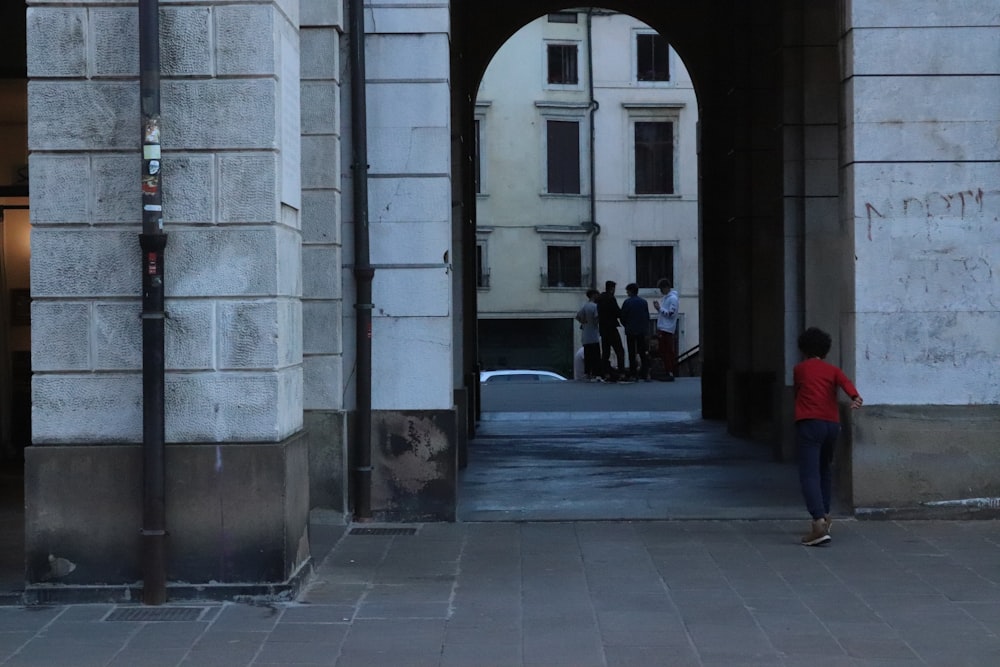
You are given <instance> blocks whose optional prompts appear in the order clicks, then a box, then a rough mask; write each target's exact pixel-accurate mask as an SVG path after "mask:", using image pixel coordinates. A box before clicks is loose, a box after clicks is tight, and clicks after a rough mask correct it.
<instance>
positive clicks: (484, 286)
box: [472, 227, 493, 292]
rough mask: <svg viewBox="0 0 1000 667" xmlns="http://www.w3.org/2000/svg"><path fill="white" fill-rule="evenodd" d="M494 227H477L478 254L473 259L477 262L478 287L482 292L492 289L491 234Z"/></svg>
mask: <svg viewBox="0 0 1000 667" xmlns="http://www.w3.org/2000/svg"><path fill="white" fill-rule="evenodd" d="M492 232H493V228H492V227H477V228H476V254H475V256H473V258H472V261H474V262H475V263H476V289H477V290H478V291H480V292H488V291H489V290H490V244H489V238H490V234H491V233H492Z"/></svg>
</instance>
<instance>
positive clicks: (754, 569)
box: [0, 519, 1000, 667]
mask: <svg viewBox="0 0 1000 667" xmlns="http://www.w3.org/2000/svg"><path fill="white" fill-rule="evenodd" d="M804 527H805V522H802V521H787V520H780V521H773V520H769V521H735V520H727V521H647V522H641V521H639V522H635V521H602V522H523V523H501V522H496V523H450V524H446V523H441V524H412V525H407V526H401V525H398V524H396V525H393V526H391V527H390V526H385V527H384V528H387V529H389V532H396V533H398V532H400V529H401V528H412V529H413V534H355V533H356V532H357V529H358V528H365V529H369V528H380V526H378V525H371V524H354V525H352V526H346V527H343V528H342V529H340V531H339V532H338V533H337V534H338V535H339V539H336V538H335V542H334V543H333V545H332V548H331V549H330V550H329V552H328V553H327V555H326V556H325V557H324V558H323V559H322V560H321V561H320V562H319V563H318V564H317V566H316V568H315V572H314V574H313V576H312V577H311V579H310V580H309V582H308V584H307V585H306V586H305V587H304V588H303V590H302V591H301V594H300V595H299V597H298V598H297V599H296V600H294V601H285V602H281V601H267V600H257V601H255V602H254V603H253V604H250V603H247V604H235V603H229V604H218V603H205V604H194V603H184V604H180V603H178V604H177V605H167V606H164V607H141V606H139V605H134V606H130V605H71V606H60V607H39V608H17V607H6V608H0V665H3V666H5V667H6V666H11V667H14V666H17V667H28V666H31V667H37V666H45V667H58V666H64V665H66V666H72V667H90V666H94V667H97V666H101V667H109V666H115V667H160V666H164V667H167V666H169V667H178V666H185V667H209V666H211V667H230V666H232V667H244V666H252V667H275V666H278V665H281V666H283V667H291V666H296V667H310V666H318V665H326V666H337V667H371V666H374V667H394V666H399V667H422V666H425V665H426V666H433V667H505V666H508V665H509V666H517V667H522V666H524V667H529V666H531V667H534V666H538V667H590V666H599V667H624V666H626V665H628V666H636V667H649V666H659V665H664V666H672V667H686V666H699V667H710V666H723V665H725V666H734V665H738V666H751V665H764V666H768V667H771V666H776V665H777V666H799V665H802V666H810V667H812V666H829V667H834V666H836V667H839V666H848V665H851V666H869V665H871V666H875V665H879V666H896V665H940V666H941V667H960V666H982V667H994V666H996V665H1000V587H998V584H1000V523H997V522H995V521H912V522H896V521H856V520H853V519H845V520H838V521H837V522H836V523H835V525H834V528H833V541H832V543H831V544H830V545H829V546H825V547H816V548H808V547H802V546H799V545H798V544H797V541H798V538H799V534H800V532H801V531H802V530H803V529H804ZM369 532H372V531H369ZM374 532H376V533H378V532H380V531H379V530H376V531H374ZM147 612H148V613H151V614H156V615H161V614H164V613H172V614H173V615H175V616H176V617H177V618H178V619H179V620H170V621H167V620H134V619H133V620H112V619H115V618H118V617H120V616H124V617H125V618H126V619H127V618H128V616H129V615H130V614H138V615H139V617H140V618H142V616H143V615H144V614H146V613H147ZM185 614H188V615H190V617H189V618H188V619H187V620H183V618H184V615H185Z"/></svg>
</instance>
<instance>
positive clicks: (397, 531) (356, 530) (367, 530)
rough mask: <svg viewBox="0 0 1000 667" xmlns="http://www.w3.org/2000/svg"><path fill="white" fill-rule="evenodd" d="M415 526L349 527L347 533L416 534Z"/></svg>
mask: <svg viewBox="0 0 1000 667" xmlns="http://www.w3.org/2000/svg"><path fill="white" fill-rule="evenodd" d="M416 534H417V529H416V528H351V532H349V533H348V535H416Z"/></svg>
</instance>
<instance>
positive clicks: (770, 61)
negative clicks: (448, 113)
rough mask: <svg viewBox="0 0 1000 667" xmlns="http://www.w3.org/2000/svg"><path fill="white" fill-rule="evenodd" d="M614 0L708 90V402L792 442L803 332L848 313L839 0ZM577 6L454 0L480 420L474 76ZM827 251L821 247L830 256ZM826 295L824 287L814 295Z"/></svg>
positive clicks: (702, 112)
mask: <svg viewBox="0 0 1000 667" xmlns="http://www.w3.org/2000/svg"><path fill="white" fill-rule="evenodd" d="M602 6H603V7H605V8H607V9H610V10H616V11H621V12H624V13H627V14H630V15H632V16H634V17H636V18H638V19H640V20H641V21H643V22H645V23H647V24H648V25H649V26H651V27H653V28H654V29H655V30H657V31H658V32H659V33H660V34H662V35H663V36H665V37H666V38H667V40H668V41H669V42H670V44H671V46H672V47H673V48H674V49H675V50H676V51H677V53H678V54H679V55H680V56H681V57H682V58H683V60H684V63H685V65H686V66H687V68H688V70H689V72H690V74H691V78H692V80H693V82H694V84H695V87H696V91H697V95H698V104H699V171H700V175H699V179H700V180H699V188H698V190H699V201H700V207H701V211H700V216H699V218H700V222H699V242H700V245H701V248H700V269H701V277H700V278H701V280H700V287H701V298H700V309H701V317H700V320H701V354H702V360H703V365H702V412H703V415H704V417H705V418H707V419H719V420H725V421H726V423H727V425H728V430H729V432H730V433H733V434H736V435H741V436H751V437H755V438H758V439H762V440H766V441H768V442H770V443H771V445H772V447H773V451H774V454H775V455H776V456H777V457H779V458H780V457H782V456H785V455H787V454H788V453H789V442H790V438H789V426H788V425H789V423H790V419H789V414H790V413H789V410H790V405H791V400H790V399H791V396H790V390H789V387H788V386H787V385H788V384H789V383H788V382H787V381H786V376H787V375H788V374H789V373H790V369H791V365H792V364H793V363H794V362H795V361H796V360H797V359H796V357H795V351H794V336H795V333H796V332H797V331H798V330H799V329H800V328H801V327H802V325H803V323H804V321H805V319H806V316H807V310H808V311H809V312H808V315H809V317H810V318H811V319H812V321H822V320H824V319H826V320H831V319H832V320H833V321H836V318H837V317H838V315H839V313H840V310H841V307H840V303H839V301H838V299H837V297H836V296H835V295H826V296H823V298H818V297H819V296H820V295H821V294H822V284H823V283H827V284H829V283H830V282H831V281H832V282H835V283H838V282H841V281H843V280H844V279H845V278H848V276H846V275H844V271H846V269H843V268H842V267H844V266H849V264H848V263H846V262H843V261H842V259H843V257H842V255H843V253H845V252H847V249H848V246H847V245H842V243H841V241H840V239H839V238H837V236H836V232H835V231H833V232H830V233H828V234H824V233H822V232H820V233H819V234H818V235H815V236H814V237H813V238H814V239H815V242H817V243H822V244H823V247H824V251H825V252H824V253H823V254H819V253H812V254H808V257H809V258H810V260H809V261H810V263H811V271H810V277H808V278H807V277H806V274H805V271H804V267H803V265H804V262H805V258H806V257H807V253H808V249H807V247H806V246H807V242H806V237H805V234H804V229H805V227H806V225H807V223H808V224H809V225H810V226H811V227H812V228H813V229H820V230H821V229H832V228H833V227H834V226H835V225H830V224H826V223H830V222H833V223H835V222H836V220H837V216H838V211H839V198H838V192H839V185H838V180H837V179H838V176H837V169H836V165H837V147H838V143H839V136H838V109H839V96H840V92H839V69H838V63H837V58H836V54H837V43H838V33H837V25H838V21H837V16H838V14H837V12H838V7H839V3H838V2H836V1H834V0H830V1H828V2H822V3H814V2H810V3H807V2H795V3H782V4H777V3H768V2H736V1H733V0H718V1H716V2H707V3H699V4H692V3H686V2H663V3H656V4H655V5H652V4H651V3H644V2H640V1H637V0H618V1H613V2H605V3H602ZM562 9H565V6H564V5H563V4H562V3H559V2H532V3H527V2H501V1H500V0H486V1H476V2H472V1H470V0H458V1H456V2H453V3H452V34H453V42H452V44H453V51H452V58H453V61H452V74H453V81H452V85H453V87H452V90H453V114H454V116H455V117H454V127H455V128H456V129H457V130H458V135H460V136H461V137H462V138H463V140H462V141H459V142H457V143H456V147H455V154H454V158H455V165H456V173H455V179H454V183H455V185H454V187H455V188H456V190H457V191H456V193H455V198H454V199H455V201H456V202H459V204H458V207H457V208H456V210H455V215H454V224H455V237H456V244H457V245H458V246H459V247H461V248H462V252H461V253H457V255H459V257H457V258H456V259H458V260H459V262H461V268H460V273H461V276H462V278H461V281H460V285H461V287H460V289H459V290H457V291H456V298H460V299H461V303H460V304H457V308H456V310H457V311H459V312H461V313H462V315H463V316H462V318H461V322H462V324H461V328H462V329H461V338H462V340H461V345H460V346H457V348H456V355H460V358H457V359H456V366H457V367H459V368H462V369H463V372H464V380H465V386H466V387H467V389H468V394H469V395H470V397H471V398H470V400H469V401H468V408H467V414H468V417H469V418H468V423H469V424H470V428H469V432H470V434H471V433H472V432H473V431H474V427H473V426H471V425H474V424H475V410H476V400H475V395H476V392H477V389H478V388H477V381H476V380H477V377H476V375H475V369H476V364H477V356H476V353H477V349H478V344H477V334H476V327H475V325H476V319H475V316H474V315H475V313H476V299H477V294H476V289H475V285H476V273H475V271H476V269H475V262H474V260H472V259H471V258H473V257H474V251H475V246H476V238H475V230H476V213H475V206H474V202H475V189H474V188H475V184H474V174H473V173H472V172H471V168H470V165H472V158H473V153H472V151H473V141H472V136H473V128H474V122H475V119H474V113H475V109H474V101H475V91H476V89H477V86H478V84H479V82H480V80H481V77H482V75H483V73H484V72H485V70H486V67H487V66H488V64H489V62H490V60H491V59H492V58H493V56H494V55H495V53H496V52H497V50H498V49H499V48H500V46H501V45H502V44H503V43H504V42H505V41H506V40H507V39H508V38H509V37H510V36H511V35H513V34H514V33H515V32H516V31H517V30H519V29H520V28H521V27H522V26H523V25H525V24H526V23H527V22H529V21H531V20H533V19H535V18H537V17H539V16H543V15H545V14H546V13H548V12H555V11H559V10H562ZM817 262H821V263H822V264H821V265H818V264H817ZM813 295H816V296H817V298H810V297H812V296H813Z"/></svg>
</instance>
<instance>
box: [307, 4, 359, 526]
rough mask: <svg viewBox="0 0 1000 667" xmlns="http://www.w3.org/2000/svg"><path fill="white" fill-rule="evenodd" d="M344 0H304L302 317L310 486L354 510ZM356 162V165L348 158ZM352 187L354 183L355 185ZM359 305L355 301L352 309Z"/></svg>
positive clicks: (316, 501)
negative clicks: (347, 340)
mask: <svg viewBox="0 0 1000 667" xmlns="http://www.w3.org/2000/svg"><path fill="white" fill-rule="evenodd" d="M344 4H345V3H343V2H330V1H329V0H302V28H301V31H300V35H301V42H302V84H301V85H302V275H303V285H302V323H303V341H302V345H303V359H302V362H303V369H304V407H305V416H304V421H305V429H306V435H305V437H306V441H307V443H308V446H309V477H310V484H309V492H310V499H311V504H312V506H313V507H325V508H330V509H334V510H337V511H340V512H346V511H347V510H348V498H347V494H348V469H349V465H348V451H347V444H348V442H347V419H346V415H347V413H346V412H345V401H346V402H348V403H353V396H348V395H347V392H346V391H345V389H344V381H345V380H344V370H343V369H344V339H343V335H342V334H343V323H342V318H343V312H344V310H345V308H344V280H343V278H344V268H343V248H344V245H343V237H342V234H341V231H342V220H343V216H342V213H341V206H342V204H341V193H342V192H343V190H342V189H341V174H342V171H343V164H344V162H343V160H344V159H346V160H347V161H349V160H350V158H349V157H348V158H342V154H343V153H342V146H341V132H342V131H344V127H343V124H342V115H341V109H342V107H343V106H344V105H349V98H346V96H345V95H344V87H343V86H342V85H341V81H342V75H343V72H344V71H346V70H347V69H348V68H349V63H348V61H347V58H346V57H341V50H342V48H343V43H342V42H343V40H342V37H343V33H344V21H345V17H344V13H343V9H344ZM348 167H349V165H348ZM348 191H349V190H348ZM351 304H353V301H350V302H349V304H348V307H347V309H348V310H349V309H350V307H351Z"/></svg>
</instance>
